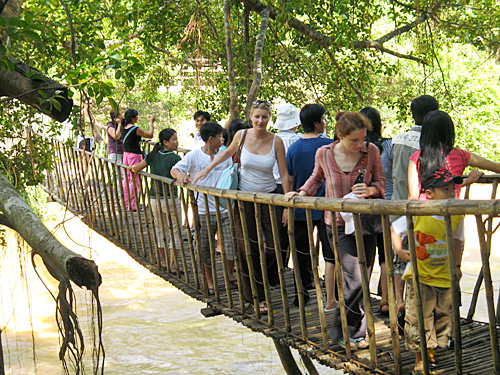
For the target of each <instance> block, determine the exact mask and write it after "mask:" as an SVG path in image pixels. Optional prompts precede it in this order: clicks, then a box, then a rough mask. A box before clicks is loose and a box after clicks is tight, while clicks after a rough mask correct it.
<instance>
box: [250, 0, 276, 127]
mask: <svg viewBox="0 0 500 375" xmlns="http://www.w3.org/2000/svg"><path fill="white" fill-rule="evenodd" d="M260 15H261V17H262V18H261V20H260V29H259V34H258V35H257V41H256V42H255V54H254V63H253V66H254V69H253V82H252V86H251V87H250V90H249V91H248V96H247V107H246V110H245V113H246V118H247V119H248V118H249V117H250V109H251V107H252V102H253V101H254V100H255V98H256V97H257V93H258V91H259V88H260V84H261V82H262V51H263V50H264V41H265V39H266V33H267V26H268V24H269V15H270V9H269V8H265V9H264V10H262V11H261V12H260Z"/></svg>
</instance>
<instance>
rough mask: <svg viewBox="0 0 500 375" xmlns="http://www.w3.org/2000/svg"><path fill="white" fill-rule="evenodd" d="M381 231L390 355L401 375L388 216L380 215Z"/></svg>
mask: <svg viewBox="0 0 500 375" xmlns="http://www.w3.org/2000/svg"><path fill="white" fill-rule="evenodd" d="M382 229H383V233H384V254H385V267H386V270H387V296H388V300H389V325H390V330H391V343H392V353H393V356H394V369H395V370H396V375H402V374H403V365H402V363H401V349H400V346H399V329H398V317H397V306H396V296H395V293H394V262H393V257H394V255H393V252H392V241H391V223H390V222H389V215H382Z"/></svg>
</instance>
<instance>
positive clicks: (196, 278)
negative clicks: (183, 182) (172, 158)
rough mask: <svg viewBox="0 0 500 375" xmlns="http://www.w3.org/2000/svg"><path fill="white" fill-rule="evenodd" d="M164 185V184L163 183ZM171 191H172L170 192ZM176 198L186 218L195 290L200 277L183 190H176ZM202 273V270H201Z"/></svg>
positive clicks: (180, 239)
mask: <svg viewBox="0 0 500 375" xmlns="http://www.w3.org/2000/svg"><path fill="white" fill-rule="evenodd" d="M163 184H164V183H163ZM172 191H173V190H172ZM177 192H178V193H177V194H178V198H179V199H180V201H181V210H183V212H184V215H185V217H186V228H185V232H186V236H187V239H188V248H189V254H190V255H191V266H192V268H193V277H194V285H195V287H196V288H197V289H200V278H199V277H200V276H199V271H198V267H196V257H195V252H194V250H195V249H194V244H193V238H192V237H191V227H190V226H189V220H187V218H188V204H187V202H186V197H185V195H184V189H181V188H178V190H177ZM172 201H173V200H172ZM179 236H180V237H179V243H180V242H182V241H183V237H182V228H179ZM201 272H203V270H201Z"/></svg>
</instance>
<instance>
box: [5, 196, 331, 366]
mask: <svg viewBox="0 0 500 375" xmlns="http://www.w3.org/2000/svg"><path fill="white" fill-rule="evenodd" d="M51 205H52V207H53V209H54V212H55V213H56V215H57V217H58V220H56V221H54V222H50V223H48V225H49V226H50V227H51V228H55V227H56V224H57V223H58V222H60V221H61V220H62V219H63V217H64V211H63V210H62V208H61V206H58V205H57V204H51ZM69 217H72V215H70V214H68V213H67V214H66V217H65V218H66V219H68V218H69ZM54 233H56V235H57V236H58V237H59V238H60V239H61V240H62V241H63V242H64V243H65V244H66V245H67V246H68V247H69V248H71V249H72V250H73V251H77V252H81V253H82V254H84V255H86V256H90V257H91V258H92V259H93V260H94V261H95V262H96V263H97V264H98V265H99V271H100V272H101V274H102V276H103V284H102V286H101V288H100V297H101V304H102V308H103V318H104V334H103V336H104V345H105V350H106V361H105V374H112V375H118V374H276V375H281V374H285V371H284V370H283V368H282V367H281V363H280V360H279V357H278V354H277V352H276V350H275V348H274V345H273V343H272V341H271V340H270V339H269V338H267V337H265V336H263V335H260V334H256V333H253V332H252V331H250V330H249V329H246V328H244V327H243V326H241V325H239V324H237V323H235V322H234V321H232V320H231V319H229V318H226V317H223V316H219V317H215V318H209V319H206V318H204V317H203V316H202V315H201V313H200V309H202V308H203V307H205V306H206V305H205V304H203V303H201V302H198V301H195V300H193V299H191V298H190V297H188V296H186V295H185V294H183V293H182V292H180V291H178V290H177V289H176V288H174V287H173V286H171V285H170V284H168V283H167V282H165V281H164V280H163V279H160V278H158V277H156V276H155V275H153V274H151V273H150V272H149V271H148V270H146V269H145V268H143V267H142V266H140V265H138V264H136V263H135V262H134V261H133V260H132V259H131V258H130V257H129V256H128V255H127V254H126V253H125V252H124V251H123V250H120V249H119V248H116V247H115V246H114V245H113V244H111V243H110V242H108V241H106V240H105V239H104V238H103V237H101V236H100V235H98V234H96V233H94V232H92V231H91V230H89V229H88V228H87V227H86V226H85V225H83V224H82V223H81V222H80V221H79V220H78V219H70V220H69V221H67V222H66V223H65V224H64V229H63V227H62V226H59V227H57V228H56V229H55V231H54ZM70 238H71V239H70ZM8 242H9V246H8V248H9V251H7V252H5V253H4V254H3V255H2V258H1V260H0V267H1V268H0V270H1V272H0V286H1V291H2V293H1V301H0V302H1V309H0V312H1V316H0V327H2V329H3V328H4V327H6V329H5V332H3V334H2V339H3V349H4V350H3V351H4V359H5V366H6V371H7V372H6V373H7V374H12V375H14V374H15V375H18V374H35V373H38V374H41V375H44V374H61V373H62V368H61V364H60V362H59V361H58V359H57V358H58V345H59V343H58V340H59V339H58V334H57V326H56V324H55V318H54V312H55V303H54V301H53V299H52V297H51V296H50V294H49V293H48V291H47V289H46V288H45V287H44V286H43V284H42V283H41V282H40V280H39V278H38V277H37V276H36V274H35V273H34V272H33V267H31V264H30V261H29V259H25V258H24V257H21V259H20V258H19V255H18V253H17V251H16V248H17V243H16V238H15V237H14V236H13V235H10V236H9V238H8ZM81 245H83V246H81ZM90 249H91V250H90ZM20 260H21V262H20ZM20 264H21V265H23V267H22V269H21V267H20ZM37 268H38V270H39V272H40V275H41V277H42V279H43V280H44V281H45V282H46V283H47V285H48V287H49V289H50V290H51V291H52V292H53V293H55V284H54V283H53V282H52V281H51V280H50V277H49V276H48V275H47V273H46V272H45V271H44V267H43V265H41V264H39V265H38V267H37ZM21 273H23V274H24V275H25V278H23V277H21ZM24 280H27V281H24ZM75 292H76V297H77V301H78V303H77V306H78V314H79V316H80V323H81V326H82V328H83V330H84V333H85V335H86V336H87V337H86V346H87V349H86V355H85V357H86V359H85V363H86V373H92V358H91V350H92V348H91V343H92V341H91V338H90V337H89V332H90V328H91V327H90V319H89V316H90V315H91V314H90V313H91V311H90V307H89V306H90V304H89V302H90V295H89V293H88V292H86V291H79V290H76V289H75ZM30 311H31V314H30V313H29V312H30ZM30 321H31V322H30ZM33 341H34V343H35V349H33ZM34 353H35V356H34ZM295 354H296V353H295ZM297 357H298V356H297ZM34 358H35V359H34ZM35 363H36V365H35ZM298 363H299V366H301V368H302V369H303V370H304V371H303V372H304V373H305V368H304V367H303V365H302V364H301V363H300V359H299V360H298ZM317 368H318V370H319V371H320V373H321V374H340V373H341V372H339V371H334V370H332V369H330V368H327V367H323V366H320V365H319V364H318V365H317Z"/></svg>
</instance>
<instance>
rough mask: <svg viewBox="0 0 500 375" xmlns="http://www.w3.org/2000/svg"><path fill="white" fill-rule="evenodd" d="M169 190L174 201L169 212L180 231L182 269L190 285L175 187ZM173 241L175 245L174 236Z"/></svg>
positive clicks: (169, 186) (170, 185) (170, 186)
mask: <svg viewBox="0 0 500 375" xmlns="http://www.w3.org/2000/svg"><path fill="white" fill-rule="evenodd" d="M168 188H169V191H170V199H171V200H172V209H171V210H169V211H170V212H171V213H173V214H174V219H173V220H175V223H176V225H177V229H178V231H177V232H178V233H177V234H178V235H179V250H180V253H181V259H182V267H183V268H184V278H185V281H186V283H187V284H189V272H188V270H189V267H188V265H187V261H186V253H185V252H184V240H183V239H182V232H181V220H180V219H179V213H178V212H177V206H176V204H175V193H174V187H173V186H172V184H168ZM167 197H168V196H167ZM166 200H167V202H168V198H166ZM174 235H175V234H174ZM172 240H173V244H174V245H175V240H174V237H173V236H172Z"/></svg>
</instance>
